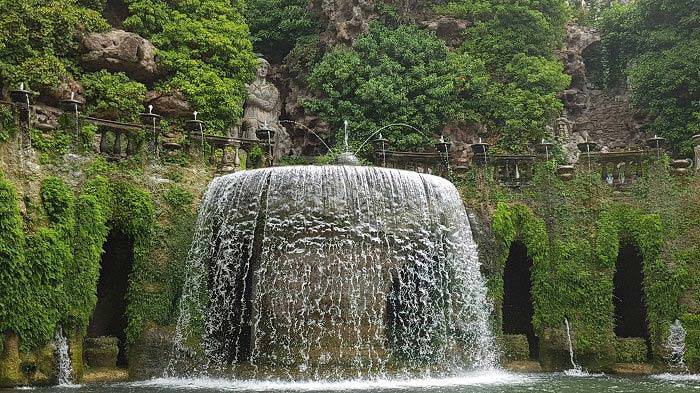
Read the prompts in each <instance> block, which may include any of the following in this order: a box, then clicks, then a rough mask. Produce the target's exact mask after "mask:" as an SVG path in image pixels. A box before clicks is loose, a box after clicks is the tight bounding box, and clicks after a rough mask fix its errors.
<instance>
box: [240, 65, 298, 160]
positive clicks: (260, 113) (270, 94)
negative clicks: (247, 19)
mask: <svg viewBox="0 0 700 393" xmlns="http://www.w3.org/2000/svg"><path fill="white" fill-rule="evenodd" d="M258 61H259V66H258V71H257V74H256V76H255V81H254V82H253V83H252V84H250V85H249V86H248V99H247V100H246V102H245V109H244V112H243V120H242V129H241V134H242V135H241V136H242V137H243V138H246V139H257V137H256V136H255V131H256V130H258V129H259V128H261V127H263V126H264V125H266V126H267V127H268V128H270V129H272V130H274V131H275V134H276V136H275V142H276V143H275V156H277V157H279V156H281V155H284V154H286V153H287V151H288V150H289V145H290V142H289V135H288V134H287V131H286V129H285V128H284V127H283V126H282V125H281V124H280V122H279V117H280V113H281V111H282V100H281V99H280V92H279V90H278V89H277V87H275V85H273V84H272V83H270V82H268V81H267V74H268V71H269V69H270V63H269V62H268V61H267V60H265V59H259V60H258Z"/></svg>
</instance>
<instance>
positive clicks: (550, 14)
mask: <svg viewBox="0 0 700 393" xmlns="http://www.w3.org/2000/svg"><path fill="white" fill-rule="evenodd" d="M437 10H438V11H439V12H441V13H444V14H448V15H451V16H454V17H458V18H464V19H468V20H470V21H473V26H472V27H470V28H468V29H467V30H466V32H465V41H464V44H463V45H462V46H461V47H460V48H459V51H460V53H464V54H467V55H469V56H471V57H472V58H474V59H475V60H477V61H480V62H483V64H484V65H485V68H486V69H487V70H488V76H489V80H488V85H489V86H490V90H489V91H488V92H487V94H486V96H485V97H475V98H474V99H476V100H478V101H479V102H481V103H482V108H481V110H480V115H481V116H480V119H479V123H480V124H483V125H485V126H486V127H487V128H488V131H489V132H488V135H489V136H494V137H498V139H499V143H498V147H500V148H502V149H504V150H507V151H515V152H522V151H524V150H526V149H527V147H528V144H530V143H532V142H534V141H539V140H540V139H542V138H543V137H545V127H546V125H547V124H548V123H550V122H551V121H552V120H553V119H554V118H556V117H557V116H559V114H560V113H561V111H562V109H563V105H562V103H561V101H560V100H559V98H558V95H559V94H560V93H561V92H562V91H563V90H564V89H565V88H566V87H568V85H569V83H570V78H569V77H568V76H567V75H566V74H564V68H563V65H562V64H561V63H560V62H559V61H557V60H556V59H555V58H554V50H555V49H557V48H558V47H559V46H560V45H561V44H562V41H563V35H564V25H565V23H566V22H567V21H568V18H569V15H568V8H567V5H566V2H565V1H563V0H543V1H534V0H518V1H500V0H458V1H451V2H449V3H447V4H445V5H441V6H438V7H437Z"/></svg>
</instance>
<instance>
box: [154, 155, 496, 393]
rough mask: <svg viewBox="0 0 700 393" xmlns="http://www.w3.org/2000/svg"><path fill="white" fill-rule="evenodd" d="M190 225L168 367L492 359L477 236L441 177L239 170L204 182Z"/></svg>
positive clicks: (256, 369)
mask: <svg viewBox="0 0 700 393" xmlns="http://www.w3.org/2000/svg"><path fill="white" fill-rule="evenodd" d="M346 151H347V149H346ZM197 225H198V228H197V231H196V234H195V240H194V242H193V245H192V248H191V251H190V257H189V262H188V265H187V276H186V282H185V289H184V292H183V296H182V299H181V303H180V306H181V312H180V317H179V321H178V326H177V333H176V344H175V346H174V349H173V354H172V358H171V361H170V365H169V367H168V373H167V374H168V375H170V376H183V375H185V376H196V375H198V374H199V373H206V374H207V375H210V376H211V375H226V376H231V375H233V376H235V377H249V378H254V379H260V378H283V379H284V378H286V379H291V380H297V379H300V378H302V379H314V380H318V379H324V380H325V379H339V378H365V377H371V376H386V375H405V374H406V373H413V372H420V373H421V375H425V373H428V374H430V375H445V374H452V373H455V372H459V371H464V370H490V369H492V368H493V367H494V365H495V362H496V356H497V355H496V351H495V348H494V344H493V338H492V335H491V332H490V327H489V311H490V310H489V305H488V304H489V303H488V301H487V298H486V288H485V286H484V280H483V278H482V276H481V273H480V271H479V260H478V256H477V249H476V244H475V243H474V241H473V239H472V233H471V228H470V226H469V220H468V218H467V214H466V211H465V209H464V206H463V204H462V201H461V199H460V196H459V193H458V192H457V190H456V189H455V187H454V186H453V185H452V184H451V183H450V182H449V181H447V180H445V179H442V178H439V177H435V176H430V175H423V174H419V173H414V172H407V171H401V170H393V169H385V168H377V167H360V166H308V167H278V168H266V169H258V170H253V171H246V172H239V173H234V174H230V175H226V176H222V177H219V178H216V179H214V180H213V181H212V183H211V184H210V186H209V189H208V190H207V192H206V195H205V197H204V201H203V203H202V207H201V210H200V214H199V218H198V224H197ZM192 374H195V375H192Z"/></svg>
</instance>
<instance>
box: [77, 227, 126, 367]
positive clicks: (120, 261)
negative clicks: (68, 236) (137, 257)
mask: <svg viewBox="0 0 700 393" xmlns="http://www.w3.org/2000/svg"><path fill="white" fill-rule="evenodd" d="M103 251H104V253H103V254H102V258H101V260H100V278H99V280H98V283H97V304H96V305H95V308H94V310H93V313H92V316H91V317H90V323H89V325H88V330H87V333H88V337H107V336H109V337H116V338H117V340H118V348H119V353H118V356H117V365H118V366H120V367H125V366H126V365H127V356H126V355H127V353H126V352H127V350H126V348H127V337H126V329H127V326H128V319H127V314H126V307H127V290H128V287H129V276H130V274H131V273H132V271H133V267H134V239H133V238H132V237H131V236H129V235H127V234H125V233H124V232H122V231H121V230H119V229H116V228H113V229H112V230H111V231H110V232H109V235H108V236H107V239H106V241H105V243H104V245H103Z"/></svg>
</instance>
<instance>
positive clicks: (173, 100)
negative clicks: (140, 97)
mask: <svg viewBox="0 0 700 393" xmlns="http://www.w3.org/2000/svg"><path fill="white" fill-rule="evenodd" d="M145 104H146V105H153V110H154V111H155V112H156V113H158V114H160V115H163V116H172V117H188V116H191V115H192V112H193V110H192V107H191V106H190V103H189V102H188V101H187V97H185V95H184V94H183V93H182V92H181V91H179V90H172V91H168V92H159V91H149V92H148V93H146V101H145Z"/></svg>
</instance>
